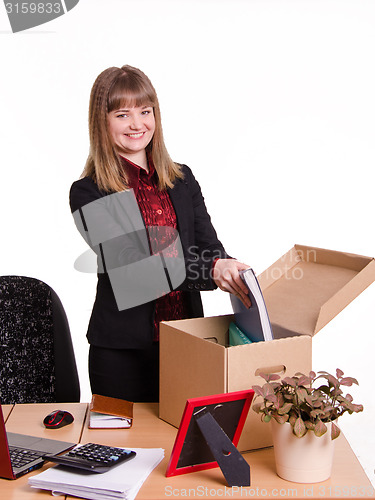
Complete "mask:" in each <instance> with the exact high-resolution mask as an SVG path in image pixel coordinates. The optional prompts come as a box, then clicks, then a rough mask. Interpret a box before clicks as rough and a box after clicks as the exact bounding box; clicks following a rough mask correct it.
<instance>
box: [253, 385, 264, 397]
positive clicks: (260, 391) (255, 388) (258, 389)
mask: <svg viewBox="0 0 375 500" xmlns="http://www.w3.org/2000/svg"><path fill="white" fill-rule="evenodd" d="M252 389H253V391H254V392H255V394H258V396H262V397H263V389H262V388H261V386H260V385H253V386H252Z"/></svg>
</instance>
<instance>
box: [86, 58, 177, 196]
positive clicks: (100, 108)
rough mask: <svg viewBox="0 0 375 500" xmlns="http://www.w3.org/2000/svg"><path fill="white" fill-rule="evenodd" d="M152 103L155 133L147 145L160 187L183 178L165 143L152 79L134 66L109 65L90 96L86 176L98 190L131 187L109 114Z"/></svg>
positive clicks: (108, 190) (97, 80)
mask: <svg viewBox="0 0 375 500" xmlns="http://www.w3.org/2000/svg"><path fill="white" fill-rule="evenodd" d="M133 106H151V107H152V108H153V111H154V116H155V132H154V136H153V138H152V140H151V141H150V143H149V144H148V146H147V148H146V152H147V153H148V155H149V156H150V158H151V160H152V162H153V164H154V166H155V170H156V172H157V175H158V183H159V189H161V190H162V189H166V188H167V187H172V186H173V184H174V181H175V180H176V179H178V178H181V177H183V174H182V171H181V166H180V165H178V164H177V163H174V162H173V161H172V159H171V157H170V156H169V154H168V151H167V148H166V147H165V144H164V139H163V130H162V125H161V116H160V108H159V102H158V98H157V95H156V91H155V89H154V87H153V85H152V83H151V81H150V80H149V78H148V77H147V76H146V75H145V74H144V73H143V72H142V71H141V70H139V69H137V68H133V67H132V66H127V65H126V66H122V67H121V68H116V67H112V68H108V69H106V70H104V71H103V72H102V73H100V75H99V76H98V77H97V79H96V80H95V82H94V85H93V87H92V90H91V95H90V106H89V135H90V152H89V156H88V158H87V161H86V165H85V168H84V171H83V174H82V175H83V176H85V177H91V178H92V179H93V180H94V181H95V182H96V183H97V185H98V187H99V189H101V190H102V191H107V192H116V191H123V190H124V189H127V188H128V187H129V185H128V179H127V176H126V172H124V169H123V168H122V166H121V160H120V157H119V155H118V153H117V152H116V149H115V146H114V143H113V141H112V138H111V135H110V133H109V127H108V113H110V112H111V111H113V110H116V109H120V108H121V107H133Z"/></svg>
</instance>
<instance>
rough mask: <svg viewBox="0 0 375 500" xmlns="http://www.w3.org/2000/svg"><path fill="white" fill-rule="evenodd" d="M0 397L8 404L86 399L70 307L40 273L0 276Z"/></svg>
mask: <svg viewBox="0 0 375 500" xmlns="http://www.w3.org/2000/svg"><path fill="white" fill-rule="evenodd" d="M0 399H1V402H2V403H3V404H11V403H37V402H68V401H71V402H77V401H79V399H80V387H79V379H78V373H77V366H76V362H75V357H74V351H73V346H72V341H71V336H70V329H69V324H68V320H67V317H66V314H65V311H64V308H63V306H62V304H61V301H60V299H59V297H58V296H57V294H56V293H55V292H54V290H52V288H51V287H50V286H48V285H47V284H46V283H44V282H43V281H40V280H37V279H35V278H29V277H26V276H1V277H0Z"/></svg>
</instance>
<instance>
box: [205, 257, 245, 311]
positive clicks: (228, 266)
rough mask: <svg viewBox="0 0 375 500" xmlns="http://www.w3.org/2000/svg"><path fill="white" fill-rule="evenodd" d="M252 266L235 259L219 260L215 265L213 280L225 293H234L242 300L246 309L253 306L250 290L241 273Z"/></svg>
mask: <svg viewBox="0 0 375 500" xmlns="http://www.w3.org/2000/svg"><path fill="white" fill-rule="evenodd" d="M249 267H250V266H248V265H247V264H244V263H243V262H239V261H238V260H234V259H218V260H217V261H216V263H215V265H214V268H213V272H212V278H213V280H214V282H215V283H216V285H217V286H218V287H219V288H220V289H221V290H223V291H224V292H230V293H233V295H236V296H237V297H238V298H239V299H241V300H242V302H243V303H244V305H245V306H246V307H250V306H251V302H250V298H249V295H248V293H249V292H248V289H247V287H246V285H245V283H244V282H243V281H242V279H241V277H240V275H239V271H241V270H243V269H248V268H249Z"/></svg>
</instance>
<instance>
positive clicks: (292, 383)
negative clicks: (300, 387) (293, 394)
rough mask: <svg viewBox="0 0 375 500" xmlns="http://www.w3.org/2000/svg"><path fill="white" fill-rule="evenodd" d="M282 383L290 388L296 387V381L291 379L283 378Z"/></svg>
mask: <svg viewBox="0 0 375 500" xmlns="http://www.w3.org/2000/svg"><path fill="white" fill-rule="evenodd" d="M282 382H284V383H285V384H287V385H290V386H292V387H297V380H296V379H295V378H292V377H285V378H284V379H283V380H282Z"/></svg>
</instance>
